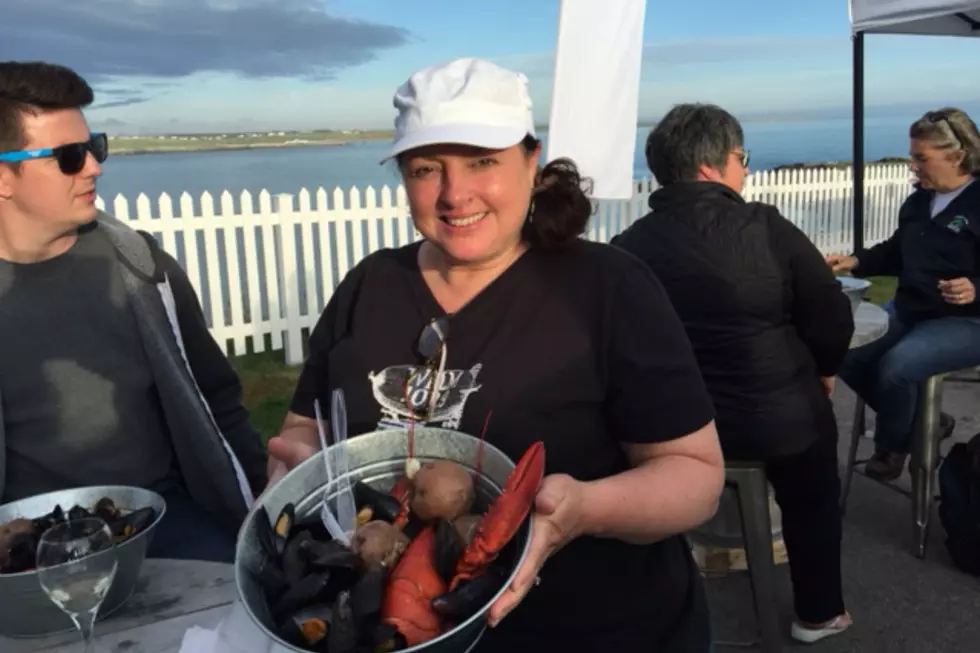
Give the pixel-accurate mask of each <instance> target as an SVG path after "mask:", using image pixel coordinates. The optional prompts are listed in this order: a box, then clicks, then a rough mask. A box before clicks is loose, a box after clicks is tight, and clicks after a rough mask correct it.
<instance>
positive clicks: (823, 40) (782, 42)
mask: <svg viewBox="0 0 980 653" xmlns="http://www.w3.org/2000/svg"><path fill="white" fill-rule="evenodd" d="M846 47H847V39H846V38H844V39H842V38H839V37H819V36H817V37H806V36H804V37H780V36H761V37H760V36H750V37H731V38H709V39H692V40H686V41H668V42H652V43H645V44H644V45H643V60H642V63H643V67H644V69H645V72H649V71H651V70H656V69H663V68H664V67H667V66H670V67H672V68H674V69H676V68H680V67H685V66H697V67H703V66H704V65H705V64H722V63H724V64H734V63H747V62H753V61H764V62H767V63H771V62H773V61H787V60H790V59H793V58H796V57H799V56H800V55H803V56H804V57H811V58H812V57H814V56H818V57H820V56H823V55H824V54H825V53H827V52H830V51H840V49H841V48H846ZM495 61H496V62H497V63H499V64H500V65H502V66H507V67H510V68H513V69H515V70H519V71H521V72H523V73H524V74H525V75H527V76H528V77H529V78H531V77H551V76H552V74H553V72H554V68H555V55H554V53H553V52H537V53H528V54H513V55H506V56H503V57H497V58H495Z"/></svg>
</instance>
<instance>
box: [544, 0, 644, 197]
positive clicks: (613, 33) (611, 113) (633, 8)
mask: <svg viewBox="0 0 980 653" xmlns="http://www.w3.org/2000/svg"><path fill="white" fill-rule="evenodd" d="M645 12H646V1H645V0H561V13H560V16H559V19H558V43H557V47H556V51H555V80H554V88H553V90H552V94H551V116H550V118H549V121H548V152H547V160H548V161H551V160H553V159H557V158H559V157H568V158H570V159H572V160H573V161H575V163H576V165H578V167H579V170H581V171H582V174H583V175H584V176H586V177H590V178H591V179H592V181H593V189H592V197H593V198H595V199H628V198H630V197H632V196H633V157H634V154H635V149H636V123H637V119H638V112H639V108H638V106H637V105H638V102H639V95H640V62H641V59H642V58H643V20H644V16H645Z"/></svg>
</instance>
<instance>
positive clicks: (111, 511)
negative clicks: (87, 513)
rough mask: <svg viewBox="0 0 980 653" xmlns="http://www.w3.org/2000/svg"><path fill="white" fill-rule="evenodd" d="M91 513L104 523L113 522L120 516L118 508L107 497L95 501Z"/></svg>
mask: <svg viewBox="0 0 980 653" xmlns="http://www.w3.org/2000/svg"><path fill="white" fill-rule="evenodd" d="M92 512H93V513H95V516H96V517H98V518H100V519H101V520H102V521H104V522H111V521H115V520H117V519H119V517H120V516H121V515H120V512H119V508H117V507H116V503H115V501H113V500H112V499H110V498H109V497H102V498H101V499H99V500H98V501H96V502H95V506H94V508H93V509H92Z"/></svg>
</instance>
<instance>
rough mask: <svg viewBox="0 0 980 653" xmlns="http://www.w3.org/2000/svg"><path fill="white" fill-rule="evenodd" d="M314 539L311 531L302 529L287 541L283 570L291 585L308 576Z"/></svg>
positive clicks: (283, 556) (283, 554)
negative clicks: (309, 556) (311, 546)
mask: <svg viewBox="0 0 980 653" xmlns="http://www.w3.org/2000/svg"><path fill="white" fill-rule="evenodd" d="M312 541H313V536H312V535H310V533H309V531H300V532H299V533H297V534H296V536H295V537H293V538H291V539H290V540H289V541H288V542H287V543H286V548H285V549H283V552H282V572H283V574H284V575H285V576H286V581H287V582H288V583H289V584H290V585H294V584H296V583H298V582H299V581H300V580H301V579H302V578H303V577H304V576H306V572H307V567H308V565H307V556H308V550H309V544H310V542H312Z"/></svg>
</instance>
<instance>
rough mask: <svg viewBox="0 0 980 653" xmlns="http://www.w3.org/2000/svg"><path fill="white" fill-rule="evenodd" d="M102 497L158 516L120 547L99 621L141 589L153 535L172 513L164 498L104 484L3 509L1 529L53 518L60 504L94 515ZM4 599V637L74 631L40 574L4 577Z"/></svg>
mask: <svg viewBox="0 0 980 653" xmlns="http://www.w3.org/2000/svg"><path fill="white" fill-rule="evenodd" d="M102 497H109V498H110V499H112V501H113V503H115V504H116V506H118V507H119V508H120V509H122V510H124V511H126V512H129V511H133V510H139V509H141V508H146V507H152V508H153V509H154V510H155V511H156V520H154V522H153V523H152V524H150V525H149V526H148V527H147V528H145V529H144V530H143V531H141V532H139V533H137V534H136V535H135V536H133V537H130V538H127V539H126V540H124V541H123V542H122V543H120V544H118V545H116V560H117V562H118V567H117V569H116V577H115V578H114V579H113V581H112V587H110V588H109V592H108V594H106V597H105V600H104V601H103V602H102V607H101V608H100V609H99V616H98V618H99V620H102V619H105V618H106V617H108V616H109V615H110V614H112V613H113V612H115V611H116V610H118V609H119V608H121V607H122V606H123V605H124V604H125V603H126V601H127V600H128V599H129V597H130V596H131V595H132V594H133V590H135V589H136V582H137V581H138V580H139V576H140V569H141V568H142V566H143V560H144V559H145V558H146V549H147V547H148V546H149V545H150V540H151V539H152V537H153V531H154V529H155V528H156V526H157V524H159V523H160V519H162V518H163V515H164V513H165V512H166V510H167V504H166V502H165V501H164V499H163V497H161V496H160V495H159V494H157V493H156V492H152V491H150V490H144V489H143V488H138V487H129V486H122V485H99V486H91V487H82V488H74V489H70V490H61V491H59V492H49V493H47V494H39V495H37V496H33V497H30V498H29V499H22V500H20V501H13V502H11V503H7V504H4V505H2V506H0V524H4V523H7V522H8V521H11V520H13V519H17V518H18V517H24V518H27V519H36V518H38V517H41V516H42V515H46V514H48V513H50V512H51V511H52V510H54V508H55V506H57V505H60V506H61V507H62V509H64V510H65V512H68V510H69V509H71V508H72V507H73V506H75V505H79V506H82V507H83V508H87V509H89V510H91V509H92V508H93V507H94V506H95V503H96V502H97V501H98V500H99V499H101V498H102ZM0 597H3V601H2V603H3V609H0V635H3V636H6V637H42V636H45V635H53V634H55V633H62V632H72V631H74V630H75V624H74V623H73V622H72V620H71V618H70V617H69V616H68V615H67V614H65V613H64V612H62V611H61V609H60V608H59V607H58V606H56V605H55V604H54V603H53V602H52V601H51V599H49V598H48V595H47V594H45V593H44V590H43V589H41V584H40V582H39V581H38V577H37V572H35V571H24V572H20V573H18V574H0Z"/></svg>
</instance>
